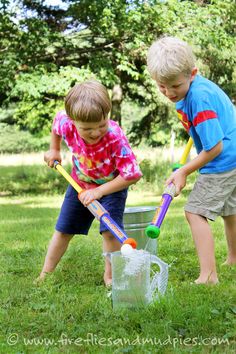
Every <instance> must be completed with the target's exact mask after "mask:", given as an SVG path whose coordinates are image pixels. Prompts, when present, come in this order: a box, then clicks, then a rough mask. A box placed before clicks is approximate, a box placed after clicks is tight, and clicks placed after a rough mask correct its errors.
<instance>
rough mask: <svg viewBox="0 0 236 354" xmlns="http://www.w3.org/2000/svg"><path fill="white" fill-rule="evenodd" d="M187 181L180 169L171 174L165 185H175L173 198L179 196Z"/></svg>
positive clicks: (182, 170)
mask: <svg viewBox="0 0 236 354" xmlns="http://www.w3.org/2000/svg"><path fill="white" fill-rule="evenodd" d="M186 180H187V174H186V173H185V171H184V169H183V168H180V169H178V170H176V171H175V172H173V173H172V175H171V176H170V178H168V179H167V180H166V182H165V184H166V185H168V184H170V183H173V184H174V185H175V189H176V191H175V196H177V195H179V194H180V192H181V190H182V189H183V188H184V187H185V185H186Z"/></svg>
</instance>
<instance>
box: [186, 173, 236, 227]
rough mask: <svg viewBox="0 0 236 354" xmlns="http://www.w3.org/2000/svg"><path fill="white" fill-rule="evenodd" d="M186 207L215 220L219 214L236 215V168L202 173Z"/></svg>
mask: <svg viewBox="0 0 236 354" xmlns="http://www.w3.org/2000/svg"><path fill="white" fill-rule="evenodd" d="M184 209H185V211H188V212H190V213H192V214H198V215H201V216H204V217H206V218H207V219H209V220H213V221H214V220H215V219H216V218H217V216H229V215H236V169H234V170H232V171H229V172H223V173H212V174H211V173H208V174H200V175H199V176H198V177H197V180H196V182H195V185H194V187H193V190H192V192H191V193H190V194H189V197H188V201H187V204H186V205H185V208H184Z"/></svg>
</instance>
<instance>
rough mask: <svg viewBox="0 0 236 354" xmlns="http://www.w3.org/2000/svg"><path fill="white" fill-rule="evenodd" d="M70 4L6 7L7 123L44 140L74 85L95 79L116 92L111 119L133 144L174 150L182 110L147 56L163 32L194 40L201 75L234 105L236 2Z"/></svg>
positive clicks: (1, 83)
mask: <svg viewBox="0 0 236 354" xmlns="http://www.w3.org/2000/svg"><path fill="white" fill-rule="evenodd" d="M63 4H64V6H60V7H59V6H49V5H47V2H46V1H43V0H33V1H29V0H15V1H5V0H3V1H2V2H1V5H0V35H1V38H2V40H1V44H0V104H1V106H2V111H1V113H0V122H2V123H5V124H8V125H17V126H18V127H19V128H20V129H21V130H24V131H25V130H27V131H28V132H29V133H31V134H33V135H35V136H37V137H43V136H45V135H48V133H49V131H50V127H51V121H52V118H53V116H54V114H55V112H56V111H57V110H58V109H60V108H62V107H63V97H64V95H65V94H66V93H67V92H68V90H69V89H70V87H71V86H73V85H74V84H75V82H77V81H82V80H85V79H88V78H91V77H95V78H97V79H99V80H101V81H102V82H103V84H105V85H106V86H107V87H108V89H109V90H110V94H111V96H112V100H113V107H114V109H113V112H112V118H113V119H116V120H117V121H119V122H120V123H122V124H123V125H124V126H126V127H127V130H128V131H129V133H130V139H131V142H132V143H133V144H137V145H138V144H139V143H140V142H141V141H145V142H147V143H148V144H149V145H151V146H157V145H163V144H166V143H167V142H168V140H169V130H170V129H171V128H172V130H175V131H176V132H177V133H178V135H177V136H178V137H180V138H181V134H184V133H181V130H180V125H179V124H176V123H175V122H176V115H175V113H174V110H173V107H172V106H171V105H170V104H169V103H167V102H166V100H165V98H162V97H161V96H160V95H159V94H158V92H157V89H156V87H155V85H154V83H153V82H151V80H150V77H149V74H148V73H147V70H146V52H147V49H148V47H149V46H150V44H151V43H152V42H153V40H155V39H156V38H157V37H159V36H160V35H162V34H170V35H174V36H179V37H180V38H183V39H184V40H187V41H188V42H189V43H190V44H191V45H192V46H193V48H194V51H195V53H196V56H197V58H198V66H199V68H200V71H201V72H202V74H204V75H206V76H207V77H208V78H209V79H212V80H213V81H215V82H216V83H217V84H219V85H220V86H221V87H222V88H223V89H224V90H225V91H226V92H227V94H228V95H229V96H230V97H231V98H232V99H233V100H234V101H235V99H236V89H235V85H236V84H235V82H236V69H235V67H236V66H235V62H236V59H235V58H236V46H235V31H236V30H235V22H236V12H235V4H234V2H232V1H231V0H225V1H222V0H211V1H188V0H187V1H178V0H169V1H157V0H146V1H142V0H113V1H109V0H108V1H105V0H81V1H74V0H63ZM117 90H118V92H119V95H117V94H116V93H117ZM121 117H122V119H121ZM126 117H128V118H126ZM127 119H129V122H128V123H127V122H125V120H127ZM157 132H158V133H157Z"/></svg>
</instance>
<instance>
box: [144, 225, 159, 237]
mask: <svg viewBox="0 0 236 354" xmlns="http://www.w3.org/2000/svg"><path fill="white" fill-rule="evenodd" d="M160 232H161V230H160V229H159V227H157V226H155V225H148V226H147V227H146V229H145V235H146V236H147V237H150V238H157V237H158V236H159V235H160Z"/></svg>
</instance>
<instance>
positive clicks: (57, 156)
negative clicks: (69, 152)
mask: <svg viewBox="0 0 236 354" xmlns="http://www.w3.org/2000/svg"><path fill="white" fill-rule="evenodd" d="M55 160H57V161H58V162H59V163H61V152H60V150H54V149H51V150H48V151H47V152H45V154H44V161H45V162H46V163H47V165H48V166H49V167H54V161H55Z"/></svg>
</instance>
